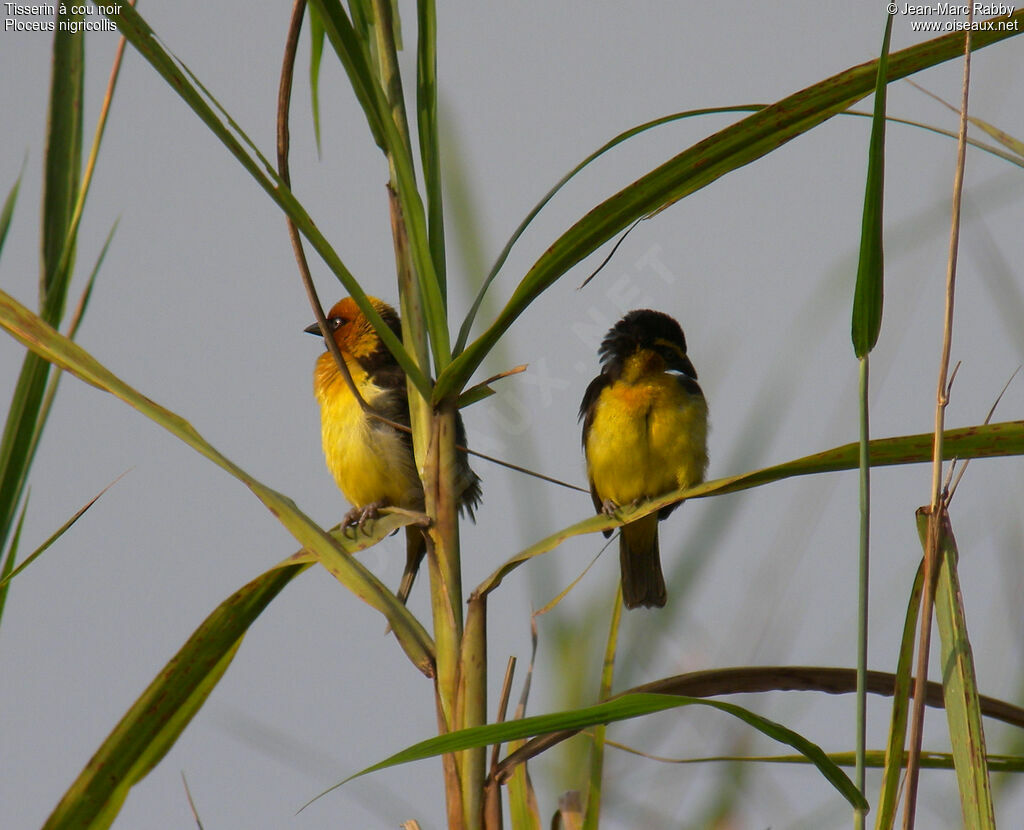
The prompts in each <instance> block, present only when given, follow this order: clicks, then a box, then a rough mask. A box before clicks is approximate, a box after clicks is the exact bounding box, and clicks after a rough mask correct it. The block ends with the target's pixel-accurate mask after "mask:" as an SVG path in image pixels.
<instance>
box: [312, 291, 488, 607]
mask: <svg viewBox="0 0 1024 830" xmlns="http://www.w3.org/2000/svg"><path fill="white" fill-rule="evenodd" d="M369 300H370V303H371V304H372V305H373V308H374V310H375V311H376V312H377V313H378V314H379V315H380V316H381V318H382V319H383V320H384V322H385V323H386V324H387V325H388V327H389V328H390V329H391V330H392V331H393V332H394V333H395V335H396V336H398V337H399V338H401V336H402V324H401V321H400V320H399V318H398V315H397V314H396V313H395V310H394V309H393V308H392V307H391V306H389V305H388V304H387V303H385V302H383V301H381V300H378V299H377V298H376V297H370V298H369ZM327 325H328V327H329V328H330V330H331V334H332V335H333V337H334V342H335V343H337V344H338V349H339V351H341V354H342V357H344V358H345V364H346V365H347V366H348V370H349V373H350V374H351V375H352V381H353V383H354V385H355V387H356V389H358V390H359V394H360V395H361V396H362V398H363V400H364V401H366V403H367V404H369V405H370V407H372V408H373V409H374V410H375V411H376V412H377V413H379V414H380V415H382V416H383V417H384V418H387V419H388V420H390V421H394V422H395V423H398V424H402V425H404V426H409V398H408V393H407V390H406V380H405V372H404V371H402V368H401V366H399V365H398V361H396V360H395V358H394V355H392V354H391V352H390V351H388V347H387V346H385V345H384V342H383V341H382V340H381V339H380V336H379V335H378V334H377V332H376V331H375V330H374V328H373V326H372V325H371V323H370V321H369V320H367V319H366V315H364V314H363V312H362V311H360V309H359V306H357V305H356V303H355V301H354V300H353V299H352V298H351V297H345V298H344V299H343V300H340V301H339V302H338V303H336V304H335V305H334V307H333V308H331V310H330V312H329V313H328V315H327ZM305 331H307V332H308V333H310V334H316V335H319V334H320V333H321V332H320V326H319V325H318V324H317V323H313V325H311V326H309V327H307V328H306V329H305ZM313 392H314V393H315V395H316V399H317V401H318V402H319V403H320V423H321V432H322V440H323V447H324V458H325V459H326V461H327V468H328V469H329V470H330V471H331V475H333V476H334V480H335V482H336V483H337V485H338V488H339V489H340V490H341V492H342V493H343V494H344V496H345V498H346V499H348V500H349V501H350V502H351V503H352V505H353V508H352V510H350V511H349V512H348V513H347V514H346V516H345V519H344V521H343V524H345V525H356V524H358V525H359V526H360V527H361V526H362V525H363V523H364V522H365V521H366V520H367V519H372V518H373V517H374V516H375V515H376V512H377V511H378V510H379V509H380V508H382V507H388V506H391V507H402V508H405V509H406V510H423V507H424V504H423V485H422V483H421V482H420V479H419V476H418V475H417V474H416V461H415V458H414V456H413V447H412V435H410V434H409V433H408V432H403V431H401V430H398V429H395V427H393V426H391V425H390V424H387V423H384V422H383V421H381V420H380V419H379V418H375V417H373V416H372V415H371V414H369V413H367V412H365V411H364V410H363V409H362V407H360V405H359V402H358V401H357V400H356V399H355V397H354V396H353V394H352V392H351V390H350V389H349V387H348V384H347V383H345V377H344V376H343V375H342V373H341V370H340V369H339V368H338V365H337V363H336V362H335V360H334V356H333V355H332V354H331V352H330V351H325V352H324V353H323V354H322V355H320V357H319V358H317V361H316V368H315V370H314V371H313ZM455 440H456V443H458V444H460V445H461V446H463V447H464V446H465V445H466V429H465V426H464V425H463V423H462V418H461V416H459V417H457V420H456V434H455ZM458 459H459V460H458V469H457V481H456V487H457V488H458V504H459V509H460V511H463V512H465V513H468V514H469V516H470V518H473V510H474V508H475V507H476V506H477V505H478V504H479V503H480V478H479V477H478V476H477V475H476V473H474V472H473V471H472V470H471V469H470V467H469V462H468V461H467V459H466V454H465V453H463V452H460V453H459V454H458ZM425 553H426V538H425V537H424V534H423V532H422V531H421V530H420V529H419V528H416V527H407V528H406V565H405V573H404V574H403V576H402V582H401V585H400V586H399V588H398V591H397V596H398V598H399V600H401V601H402V602H403V603H404V602H405V601H406V600H407V599H408V597H409V592H410V591H411V590H412V583H413V580H414V579H415V578H416V571H417V570H418V569H419V565H420V562H421V561H422V559H423V555H424V554H425Z"/></svg>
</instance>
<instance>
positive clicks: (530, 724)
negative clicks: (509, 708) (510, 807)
mask: <svg viewBox="0 0 1024 830" xmlns="http://www.w3.org/2000/svg"><path fill="white" fill-rule="evenodd" d="M694 705H696V706H707V707H710V708H712V709H717V710H719V711H721V712H725V713H727V714H730V715H732V716H733V717H735V718H738V719H740V720H742V721H744V722H745V723H747V724H749V725H750V726H753V727H754V728H755V729H757V730H758V731H759V732H761V733H762V734H764V735H767V736H768V737H769V738H772V739H773V740H776V741H779V742H780V743H784V744H787V745H789V746H792V747H793V748H794V749H796V750H797V751H798V752H799V753H800V754H801V755H803V756H805V757H806V758H808V759H809V760H810V761H811V763H813V764H814V765H815V766H816V767H817V768H818V770H819V771H820V772H821V774H822V775H823V776H824V777H825V778H826V780H828V781H829V783H831V784H832V786H833V787H835V788H836V789H837V790H838V791H839V792H840V793H841V794H842V796H843V797H844V798H845V799H846V800H847V801H849V802H850V804H852V805H854V806H855V807H862V808H866V807H867V802H866V801H865V800H864V797H863V796H862V795H861V794H860V793H859V792H858V791H857V788H856V787H854V786H853V784H852V783H851V781H850V779H849V778H847V777H846V774H845V773H844V772H843V771H842V770H841V769H839V767H838V766H836V765H835V764H834V763H832V762H831V761H830V760H829V759H828V756H827V755H826V754H825V753H824V752H823V751H822V750H821V748H820V747H819V746H817V745H816V744H814V743H812V742H811V741H809V740H807V739H806V738H804V737H803V736H801V735H799V734H797V733H796V732H794V731H792V730H791V729H788V728H786V727H785V726H783V725H782V724H780V723H776V722H775V721H771V720H768V719H767V718H763V717H761V716H760V715H756V714H754V713H753V712H751V711H749V710H748V709H744V708H743V707H742V706H737V705H735V704H733V703H725V702H723V701H720V700H704V699H701V698H696V697H682V696H675V695H659V694H631V695H625V696H623V697H617V698H615V699H614V700H609V701H605V702H604V703H599V704H597V705H596V706H588V707H585V708H582V709H575V710H571V711H566V712H557V713H554V714H550V715H537V716H535V717H531V718H523V719H521V720H513V721H506V722H505V723H495V724H488V725H486V726H477V727H473V728H472V729H464V730H461V731H459V732H450V733H448V734H446V735H441V736H438V737H436V738H430V739H429V740H426V741H422V742H420V743H418V744H415V745H413V746H410V747H408V748H407V749H404V750H402V751H401V752H397V753H395V754H394V755H392V756H391V757H389V758H386V759H385V760H383V761H381V762H380V763H377V764H374V765H373V766H370V767H367V768H366V769H364V770H362V771H360V772H358V773H356V774H355V775H352V776H349V777H348V778H346V779H345V780H344V781H342V782H341V783H339V784H336V785H335V786H334V787H332V788H331V790H333V789H336V788H337V787H340V786H341V785H342V784H344V783H346V782H348V781H351V780H352V779H354V778H358V777H360V776H362V775H366V774H368V773H370V772H375V771H377V770H381V769H387V768H388V767H394V766H398V765H399V764H407V763H409V762H410V761H419V760H422V759H424V758H432V757H434V756H436V755H442V754H444V753H448V752H457V751H460V750H464V749H469V748H471V747H479V746H488V745H490V744H494V743H504V742H506V741H511V740H516V739H519V738H527V737H533V736H536V735H543V734H547V733H550V732H559V731H562V730H565V729H574V730H578V729H585V728H586V727H588V726H595V725H597V724H609V723H615V722H617V721H623V720H630V719H632V718H637V717H641V716H643V715H649V714H653V713H655V712H663V711H665V710H668V709H676V708H679V707H682V706H694ZM331 790H327V791H326V792H330V791H331Z"/></svg>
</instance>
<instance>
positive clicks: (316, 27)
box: [306, 6, 324, 155]
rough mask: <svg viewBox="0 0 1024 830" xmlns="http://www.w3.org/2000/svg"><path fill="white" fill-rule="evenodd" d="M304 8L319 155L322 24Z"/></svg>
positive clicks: (311, 104)
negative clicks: (307, 20)
mask: <svg viewBox="0 0 1024 830" xmlns="http://www.w3.org/2000/svg"><path fill="white" fill-rule="evenodd" d="M306 8H307V14H308V15H309V99H310V106H311V107H312V109H313V135H314V136H315V137H316V153H317V155H320V151H321V148H320V61H321V59H322V58H323V55H324V24H323V23H322V22H321V21H320V15H319V14H317V11H316V8H315V7H314V6H307V7H306Z"/></svg>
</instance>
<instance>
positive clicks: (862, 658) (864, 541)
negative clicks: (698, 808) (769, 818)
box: [853, 354, 871, 830]
mask: <svg viewBox="0 0 1024 830" xmlns="http://www.w3.org/2000/svg"><path fill="white" fill-rule="evenodd" d="M859 397H860V562H859V568H858V574H857V753H856V754H857V762H856V774H855V783H856V784H857V789H859V790H860V791H861V794H863V793H864V791H865V786H864V782H865V776H864V769H865V764H864V753H865V744H866V741H867V699H868V695H867V671H868V563H869V553H870V540H869V531H870V528H871V457H870V451H869V443H868V442H869V429H868V356H867V355H866V354H865V355H864V356H863V357H862V358H861V359H860V388H859ZM853 816H854V818H853V826H854V827H855V828H857V830H863V828H864V811H863V810H856V811H855V812H854V814H853Z"/></svg>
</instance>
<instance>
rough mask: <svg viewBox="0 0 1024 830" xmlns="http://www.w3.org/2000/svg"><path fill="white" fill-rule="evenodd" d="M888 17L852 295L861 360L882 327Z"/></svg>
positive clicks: (856, 346)
mask: <svg viewBox="0 0 1024 830" xmlns="http://www.w3.org/2000/svg"><path fill="white" fill-rule="evenodd" d="M892 18H893V16H892V15H891V14H890V15H889V16H888V19H887V20H886V23H885V35H884V36H883V38H882V53H881V55H880V56H879V58H878V74H877V78H878V79H877V81H876V82H875V109H874V116H873V117H872V119H871V141H870V146H869V148H868V175H867V184H866V186H865V188H864V215H863V218H862V220H861V229H860V260H859V262H858V263H857V284H856V287H855V289H854V293H853V324H852V336H853V350H854V352H855V353H856V355H857V357H864V356H865V355H867V354H868V353H869V352H870V351H871V350H872V349H873V348H874V347H875V343H877V342H878V333H879V331H880V330H881V328H882V286H883V281H882V262H883V252H882V204H883V195H884V187H883V182H884V178H885V93H886V90H887V89H888V84H887V83H886V75H887V72H888V65H889V38H890V36H891V34H892Z"/></svg>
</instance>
